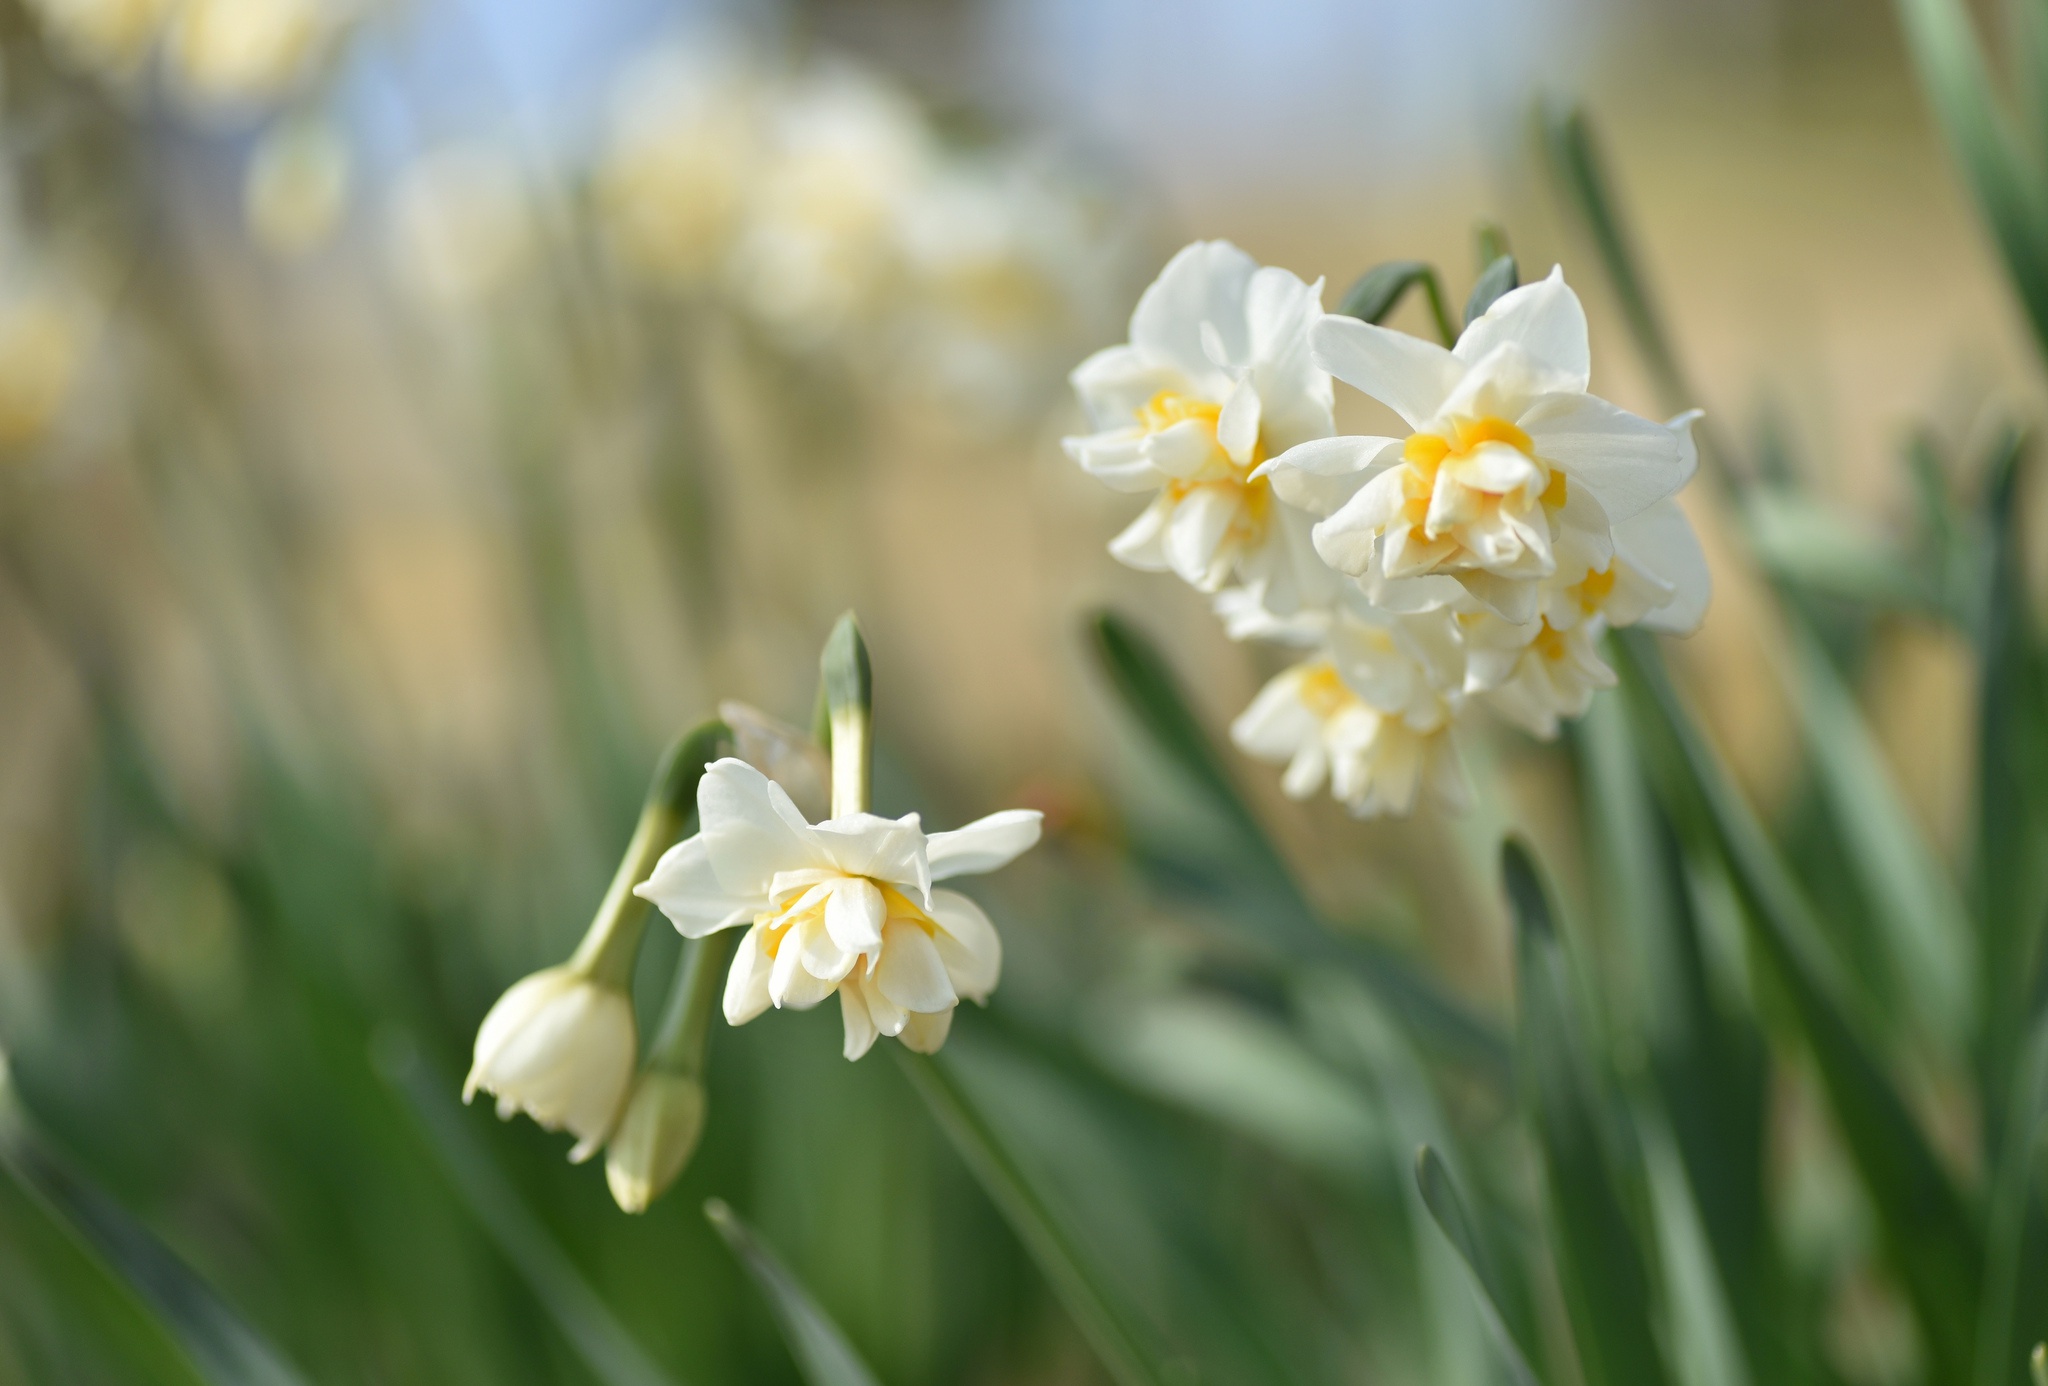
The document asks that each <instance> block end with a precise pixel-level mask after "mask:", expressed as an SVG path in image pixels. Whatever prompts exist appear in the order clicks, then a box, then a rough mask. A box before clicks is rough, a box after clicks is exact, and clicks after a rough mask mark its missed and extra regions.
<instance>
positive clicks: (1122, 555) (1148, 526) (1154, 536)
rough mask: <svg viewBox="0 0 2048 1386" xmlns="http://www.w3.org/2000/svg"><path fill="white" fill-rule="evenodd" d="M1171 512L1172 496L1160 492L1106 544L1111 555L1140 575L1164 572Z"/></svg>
mask: <svg viewBox="0 0 2048 1386" xmlns="http://www.w3.org/2000/svg"><path fill="white" fill-rule="evenodd" d="M1173 509H1174V505H1173V497H1171V496H1168V495H1165V494H1163V493H1162V494H1161V495H1160V496H1159V498H1158V499H1157V500H1155V501H1153V502H1152V504H1150V505H1148V506H1146V507H1145V509H1144V510H1143V511H1142V512H1140V513H1139V515H1138V518H1137V519H1135V520H1133V521H1131V523H1130V524H1129V525H1128V526H1126V527H1125V529H1124V531H1123V533H1121V534H1119V535H1117V537H1116V538H1114V539H1112V540H1110V541H1109V553H1110V556H1111V557H1112V558H1114V559H1116V561H1117V562H1119V563H1123V564H1127V565H1128V566H1130V567H1133V568H1136V569H1138V570H1139V571H1140V572H1146V573H1162V572H1165V571H1166V570H1167V564H1166V524H1167V521H1169V520H1171V519H1172V518H1173Z"/></svg>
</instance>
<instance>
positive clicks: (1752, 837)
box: [1609, 631, 1983, 1381]
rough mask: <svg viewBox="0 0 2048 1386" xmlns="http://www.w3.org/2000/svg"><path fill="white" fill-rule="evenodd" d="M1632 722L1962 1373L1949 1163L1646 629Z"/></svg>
mask: <svg viewBox="0 0 2048 1386" xmlns="http://www.w3.org/2000/svg"><path fill="white" fill-rule="evenodd" d="M1609 649H1610V652H1611V653H1612V655H1613V656H1614V659H1615V663H1616V667H1617V670H1618V671H1619V672H1620V673H1621V675H1622V678H1623V680H1624V681H1625V684H1626V686H1627V687H1628V688H1629V690H1630V694H1631V702H1632V711H1633V712H1634V714H1635V718H1636V726H1637V733H1638V735H1639V736H1640V737H1641V738H1642V743H1643V745H1644V748H1645V751H1646V753H1647V754H1646V760H1647V762H1648V763H1649V765H1650V766H1651V767H1652V769H1653V773H1654V774H1655V776H1656V778H1657V781H1658V789H1659V793H1660V796H1661V797H1662V798H1663V799H1664V802H1665V806H1666V810H1667V811H1668V812H1670V813H1671V815H1672V817H1673V819H1674V820H1675V821H1677V822H1679V823H1680V824H1681V825H1689V826H1690V827H1691V829H1692V830H1693V831H1694V832H1695V834H1696V835H1705V836H1706V837H1707V838H1708V839H1709V840H1708V841H1706V842H1701V843H1696V844H1694V845H1696V846H1699V847H1701V848H1703V849H1707V850H1713V851H1715V852H1717V853H1718V854H1719V855H1720V856H1721V858H1722V859H1723V860H1724V861H1726V863H1727V865H1728V868H1729V875H1730V879H1731V880H1732V881H1733V883H1734V885H1735V887H1736V890H1737V894H1738V895H1739V896H1740V898H1741V900H1742V903H1743V906H1744V909H1743V917H1744V919H1745V920H1746V921H1747V922H1748V923H1749V925H1750V934H1751V937H1753V938H1754V939H1755V940H1756V942H1757V944H1758V946H1759V950H1760V952H1761V953H1762V955H1763V956H1764V957H1765V958H1766V959H1767V960H1768V962H1769V964H1770V966H1771V969H1772V971H1773V972H1774V973H1775V974H1776V975H1777V976H1778V978H1779V979H1780V980H1781V982H1782V983H1783V985H1784V990H1785V994H1786V996H1787V998H1788V1000H1789V1001H1790V1003H1791V1008H1792V1011H1793V1013H1794V1015H1795V1016H1796V1017H1797V1019H1798V1022H1799V1026H1800V1029H1801V1031H1802V1033H1803V1034H1804V1035H1805V1037H1806V1041H1807V1044H1808V1045H1809V1046H1810V1048H1811V1049H1812V1052H1813V1057H1814V1060H1815V1064H1816V1066H1817V1067H1818V1069H1819V1072H1820V1076H1821V1081H1822V1083H1823V1085H1824V1086H1825V1087H1826V1089H1827V1094H1828V1100H1829V1104H1830V1106H1831V1107H1832V1108H1833V1111H1834V1115H1835V1120H1836V1123H1837V1125H1838V1126H1839V1127H1840V1129H1841V1132H1842V1136H1843V1139H1844V1141H1845V1142H1846V1144H1847V1146H1848V1149H1849V1153H1850V1157H1851V1159H1852V1160H1853V1161H1854V1162H1855V1164H1856V1167H1857V1170H1858V1172H1859V1173H1860V1174H1861V1175H1862V1177H1863V1182H1864V1185H1865V1188H1866V1189H1867V1191H1868V1192H1869V1194H1870V1198H1871V1202H1872V1204H1873V1205H1874V1206H1875V1208H1876V1210H1877V1213H1878V1217H1879V1220H1880V1222H1881V1224H1882V1227H1883V1231H1884V1235H1885V1238H1886V1245H1887V1247H1888V1250H1889V1251H1890V1254H1891V1259H1892V1263H1893V1266H1894V1269H1895V1270H1896V1271H1897V1272H1898V1275H1899V1278H1900V1280H1901V1281H1902V1283H1903V1284H1904V1286H1905V1289H1906V1292H1907V1295H1908V1297H1909V1298H1910V1299H1911V1300H1912V1303H1913V1306H1914V1309H1915V1311H1916V1312H1917V1313H1918V1315H1919V1318H1920V1322H1921V1328H1922V1331H1923V1333H1924V1335H1925V1338H1926V1341H1927V1345H1928V1350H1929V1356H1930V1358H1931V1360H1932V1362H1933V1364H1934V1367H1935V1373H1936V1376H1937V1378H1938V1379H1942V1380H1949V1381H1964V1380H1968V1379H1970V1363H1971V1360H1972V1357H1973V1355H1974V1351H1975V1337H1976V1332H1977V1325H1976V1315H1975V1309H1974V1306H1975V1304H1976V1302H1977V1290H1978V1284H1979V1278H1980V1276H1981V1273H1982V1269H1983V1253H1982V1249H1981V1247H1980V1244H1979V1238H1978V1234H1977V1230H1976V1228H1975V1226H1974V1224H1973V1223H1972V1222H1971V1220H1970V1217H1969V1214H1968V1212H1967V1210H1966V1208H1965V1205H1964V1203H1963V1201H1962V1197H1961V1195H1960V1194H1959V1193H1958V1192H1957V1190H1956V1188H1955V1185H1954V1183H1953V1181H1952V1180H1951V1179H1950V1178H1949V1174H1948V1171H1947V1170H1946V1169H1945V1168H1944V1167H1943V1166H1942V1164H1941V1161H1940V1160H1939V1159H1938V1158H1937V1157H1936V1156H1935V1154H1934V1150H1933V1148H1932V1147H1931V1146H1930V1145H1929V1144H1928V1141H1927V1138H1926V1135H1925V1133H1923V1132H1922V1131H1921V1129H1920V1127H1919V1125H1918V1123H1917V1122H1915V1121H1914V1119H1913V1116H1912V1113H1911V1111H1910V1110H1909V1109H1908V1108H1907V1106H1906V1103H1905V1101H1904V1099H1902V1098H1901V1097H1900V1095H1899V1093H1898V1091H1897V1089H1896V1088H1895V1087H1894V1086H1893V1085H1892V1083H1891V1081H1890V1079H1889V1078H1888V1077H1887V1076H1886V1074H1885V1071H1884V1068H1883V1066H1882V1065H1881V1064H1880V1063H1879V1061H1878V1060H1877V1058H1876V1057H1875V1055H1874V1053H1873V1051H1872V1049H1871V1048H1870V1047H1869V1046H1868V1044H1867V1043H1866V1042H1865V1041H1864V1039H1863V1038H1862V1036H1863V1034H1864V1033H1865V1026H1866V1024H1867V1022H1865V1021H1864V1020H1863V1018H1862V1017H1858V1016H1856V1015H1854V1014H1853V1013H1852V1012H1851V1011H1850V1009H1849V1008H1848V1002H1847V999H1846V998H1847V997H1848V995H1849V993H1848V991H1847V990H1846V988H1845V986H1844V984H1843V983H1842V981H1841V980H1840V975H1839V968H1838V967H1837V966H1835V965H1834V964H1833V961H1832V958H1831V956H1830V955H1829V954H1828V953H1827V951H1826V950H1825V948H1824V946H1823V945H1822V942H1821V939H1820V936H1819V928H1818V925H1817V924H1816V923H1815V922H1814V920H1813V918H1812V916H1811V913H1810V911H1809V907H1808V906H1807V904H1806V901H1805V899H1804V897H1803V896H1802V895H1801V893H1800V891H1799V889H1798V886H1797V885H1796V884H1795V882H1794V881H1793V879H1792V877H1791V874H1790V873H1789V872H1788V871H1787V870H1786V868H1785V865H1784V862H1783V861H1782V860H1781V859H1780V858H1779V857H1778V854H1777V851H1776V849H1775V848H1774V847H1773V846H1772V845H1771V842H1770V839H1769V838H1768V837H1767V836H1766V835H1765V833H1764V830H1763V827H1762V825H1761V824H1759V823H1758V822H1757V821H1756V817H1755V815H1754V813H1752V812H1751V810H1750V808H1749V806H1748V805H1747V804H1746V803H1745V802H1743V800H1742V798H1741V796H1740V794H1738V793H1737V792H1736V790H1735V787H1734V785H1733V783H1732V782H1731V781H1730V779H1729V777H1728V774H1727V772H1726V770H1725V769H1724V768H1723V767H1722V766H1721V763H1720V760H1719V758H1718V757H1717V756H1716V755H1715V754H1714V752H1713V751H1712V749H1711V748H1710V747H1709V746H1708V744H1707V742H1706V740H1705V739H1704V738H1703V737H1702V736H1701V735H1700V733H1699V731H1698V730H1697V729H1696V728H1695V727H1694V726H1693V724H1692V721H1691V719H1690V718H1689V717H1688V716H1687V715H1686V713H1685V710H1684V708H1683V707H1682V706H1681V705H1680V703H1679V701H1678V695H1677V691H1676V690H1675V689H1674V688H1672V686H1671V684H1670V681H1669V678H1668V677H1667V676H1666V675H1665V673H1664V670H1663V665H1662V662H1661V660H1660V658H1659V656H1658V653H1657V648H1656V645H1655V644H1654V643H1653V641H1652V638H1651V637H1649V636H1647V635H1645V634H1644V633H1642V632H1639V631H1624V632H1621V633H1620V634H1619V636H1618V638H1616V639H1615V640H1613V641H1612V642H1610V645H1609Z"/></svg>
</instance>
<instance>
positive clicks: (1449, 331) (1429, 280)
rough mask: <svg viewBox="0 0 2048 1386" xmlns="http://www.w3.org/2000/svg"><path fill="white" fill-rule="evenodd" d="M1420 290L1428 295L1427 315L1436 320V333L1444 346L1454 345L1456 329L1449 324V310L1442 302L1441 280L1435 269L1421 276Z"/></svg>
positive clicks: (1456, 339) (1456, 335) (1456, 341)
mask: <svg viewBox="0 0 2048 1386" xmlns="http://www.w3.org/2000/svg"><path fill="white" fill-rule="evenodd" d="M1422 292H1423V293H1425V294H1427V295H1428V296H1429V315H1430V317H1431V318H1433V319H1435V321H1436V335H1437V336H1439V337H1441V338H1443V342H1444V345H1445V346H1447V347H1453V346H1456V345H1457V344H1458V330H1457V329H1456V328H1455V327H1453V326H1451V310H1450V307H1449V305H1448V304H1446V303H1445V302H1444V286H1443V281H1442V280H1440V279H1438V278H1437V276H1436V271H1435V270H1430V271H1429V272H1428V273H1426V274H1424V275H1423V276H1422Z"/></svg>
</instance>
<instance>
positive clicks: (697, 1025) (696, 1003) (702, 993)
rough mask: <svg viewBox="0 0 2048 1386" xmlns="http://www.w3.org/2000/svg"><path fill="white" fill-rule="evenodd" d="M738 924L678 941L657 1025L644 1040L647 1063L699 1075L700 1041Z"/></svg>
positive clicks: (736, 939) (701, 1068)
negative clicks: (677, 953) (677, 955)
mask: <svg viewBox="0 0 2048 1386" xmlns="http://www.w3.org/2000/svg"><path fill="white" fill-rule="evenodd" d="M740 933H741V931H740V930H739V929H721V930H719V931H718V932H717V933H715V934H707V935H705V936H704V937H703V938H695V939H691V940H690V941H689V942H688V943H685V944H684V945H683V956H682V959H681V961H680V962H678V963H677V964H676V980H675V985H674V986H673V987H672V988H671V989H670V991H669V994H668V1006H667V1007H666V1008H665V1009H664V1010H663V1012H662V1016H661V1026H660V1028H659V1029H658V1030H656V1031H655V1033H654V1042H653V1043H652V1044H651V1045H649V1046H648V1050H647V1067H648V1068H650V1069H660V1070H662V1071H663V1072H665V1073H683V1074H692V1075H696V1076H700V1077H701V1076H702V1075H703V1072H704V1042H705V1038H706V1036H707V1034H708V1033H709V1031H710V1027H711V1015H712V1012H713V1011H715V1010H716V1009H717V1008H718V1001H719V993H720V983H721V982H722V981H723V980H724V977H725V969H726V966H727V965H728V964H729V963H731V961H732V953H733V948H734V947H735V946H736V945H737V944H738V943H739V938H740Z"/></svg>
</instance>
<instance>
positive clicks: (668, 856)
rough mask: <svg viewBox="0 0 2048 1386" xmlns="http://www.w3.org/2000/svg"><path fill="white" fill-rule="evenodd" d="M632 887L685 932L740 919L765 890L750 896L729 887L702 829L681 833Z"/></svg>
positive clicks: (696, 934) (756, 908) (697, 934)
mask: <svg viewBox="0 0 2048 1386" xmlns="http://www.w3.org/2000/svg"><path fill="white" fill-rule="evenodd" d="M633 893H634V894H635V895H637V896H639V897H640V898H641V899H643V900H651V901H653V902H654V904H655V906H656V907H657V908H658V909H660V911H661V912H662V913H663V914H664V915H667V916H668V919H669V922H670V923H672V924H674V925H675V926H676V930H677V932H679V933H680V934H682V936H683V937H684V938H702V937H703V936H704V935H706V934H708V933H713V932H715V931H717V930H719V929H724V928H729V927H731V926H732V925H735V924H744V923H746V922H747V921H748V920H750V919H752V918H753V917H754V915H755V914H757V913H759V912H760V910H761V909H762V908H764V907H765V906H766V904H767V899H766V893H765V892H763V894H762V895H760V896H754V897H748V896H742V895H736V894H734V893H733V892H731V891H729V890H727V889H726V888H725V886H724V884H723V883H722V882H721V881H720V880H719V879H718V873H717V872H716V871H714V870H713V869H712V867H711V853H710V848H709V847H708V846H707V845H706V843H705V841H704V836H703V834H702V833H699V834H697V835H696V836H695V837H688V838H684V839H683V840H682V841H681V842H678V843H677V844H676V845H675V846H673V847H671V848H669V849H668V850H667V851H666V852H663V853H662V854H661V860H660V861H658V862H656V863H655V864H654V870H653V872H652V873H650V874H649V875H648V877H647V879H646V880H644V881H642V882H641V883H640V884H639V885H637V886H634V887H633Z"/></svg>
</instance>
